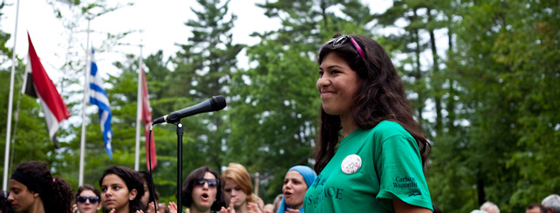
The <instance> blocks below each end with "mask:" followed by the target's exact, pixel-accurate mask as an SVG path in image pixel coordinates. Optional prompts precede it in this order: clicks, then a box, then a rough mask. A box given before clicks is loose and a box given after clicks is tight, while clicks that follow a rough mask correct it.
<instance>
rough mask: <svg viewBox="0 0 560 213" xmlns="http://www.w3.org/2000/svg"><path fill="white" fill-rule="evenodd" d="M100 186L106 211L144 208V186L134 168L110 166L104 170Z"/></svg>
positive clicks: (123, 212)
mask: <svg viewBox="0 0 560 213" xmlns="http://www.w3.org/2000/svg"><path fill="white" fill-rule="evenodd" d="M99 186H101V203H102V204H103V207H104V208H105V211H111V210H115V211H114V213H134V212H136V211H137V210H143V209H142V200H141V199H142V196H143V195H144V186H143V182H142V180H141V179H140V175H139V174H138V173H137V172H135V171H134V170H132V169H130V168H127V167H122V166H112V167H109V168H107V169H106V170H105V172H103V176H101V179H100V180H99Z"/></svg>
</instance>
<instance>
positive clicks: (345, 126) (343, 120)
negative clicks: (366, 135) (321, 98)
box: [340, 113, 358, 137]
mask: <svg viewBox="0 0 560 213" xmlns="http://www.w3.org/2000/svg"><path fill="white" fill-rule="evenodd" d="M340 124H341V125H342V135H343V136H344V137H346V136H348V135H349V134H350V133H352V132H354V130H356V129H357V128H358V125H356V122H354V118H352V114H351V113H348V114H346V115H341V116H340Z"/></svg>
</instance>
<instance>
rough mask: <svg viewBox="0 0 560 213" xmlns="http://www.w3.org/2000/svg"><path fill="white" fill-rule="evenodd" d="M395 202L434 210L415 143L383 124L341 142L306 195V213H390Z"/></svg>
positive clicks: (393, 124) (394, 126)
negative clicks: (349, 212)
mask: <svg viewBox="0 0 560 213" xmlns="http://www.w3.org/2000/svg"><path fill="white" fill-rule="evenodd" d="M393 199H400V200H402V201H404V202H405V203H408V204H410V205H414V206H419V207H424V208H428V209H432V200H431V198H430V192H429V191H428V184H427V183H426V178H425V177H424V173H423V171H422V158H421V157H420V151H419V150H418V144H417V143H416V140H414V138H413V137H412V136H411V135H410V133H408V132H407V131H406V130H405V129H404V128H403V127H402V126H401V125H399V124H398V123H396V122H392V121H382V122H380V123H379V124H378V125H377V126H375V127H374V128H373V129H368V130H364V129H360V128H358V129H356V130H355V131H354V132H352V133H351V134H350V135H348V136H347V137H346V138H344V139H343V140H342V141H341V142H340V145H339V147H338V149H337V151H336V153H335V155H334V156H333V158H332V159H331V160H330V161H329V163H328V164H327V165H326V166H325V168H324V169H323V171H321V174H319V176H318V177H317V179H315V182H313V184H312V185H311V186H310V187H309V189H308V190H307V193H306V194H305V200H304V210H305V213H314V212H321V213H323V212H348V211H352V212H394V209H393V204H392V200H393ZM432 210H433V209H432Z"/></svg>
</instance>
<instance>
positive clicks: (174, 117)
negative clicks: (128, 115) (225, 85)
mask: <svg viewBox="0 0 560 213" xmlns="http://www.w3.org/2000/svg"><path fill="white" fill-rule="evenodd" d="M225 107H226V99H225V98H224V96H221V95H218V96H214V97H212V98H211V99H208V100H205V101H203V102H200V103H199V104H197V105H194V106H190V107H187V108H184V109H182V110H177V111H175V112H172V113H169V114H168V115H164V116H161V117H159V118H156V119H155V120H154V122H152V126H153V125H155V124H159V123H163V122H166V123H175V122H178V121H179V120H181V118H184V117H188V116H191V115H196V114H198V113H204V112H213V111H218V110H221V109H223V108H225Z"/></svg>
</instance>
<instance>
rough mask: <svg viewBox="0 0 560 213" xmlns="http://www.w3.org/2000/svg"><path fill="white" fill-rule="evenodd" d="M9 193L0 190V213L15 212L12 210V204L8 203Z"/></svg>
mask: <svg viewBox="0 0 560 213" xmlns="http://www.w3.org/2000/svg"><path fill="white" fill-rule="evenodd" d="M9 194H10V192H9V191H4V190H0V212H2V213H15V212H16V210H14V208H12V204H11V203H10V201H8V196H9Z"/></svg>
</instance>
